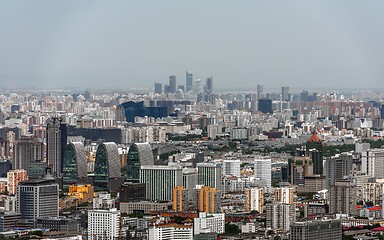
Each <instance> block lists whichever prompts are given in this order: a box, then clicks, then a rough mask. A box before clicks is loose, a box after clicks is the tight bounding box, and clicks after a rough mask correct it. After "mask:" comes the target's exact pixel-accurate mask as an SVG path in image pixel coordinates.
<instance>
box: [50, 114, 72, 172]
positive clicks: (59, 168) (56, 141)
mask: <svg viewBox="0 0 384 240" xmlns="http://www.w3.org/2000/svg"><path fill="white" fill-rule="evenodd" d="M46 132H47V138H46V139H47V164H48V167H50V168H51V169H52V172H53V174H54V175H60V174H61V173H62V172H63V161H64V151H65V148H66V146H67V137H68V134H67V125H66V124H65V123H64V121H63V119H62V118H50V119H48V120H47V127H46Z"/></svg>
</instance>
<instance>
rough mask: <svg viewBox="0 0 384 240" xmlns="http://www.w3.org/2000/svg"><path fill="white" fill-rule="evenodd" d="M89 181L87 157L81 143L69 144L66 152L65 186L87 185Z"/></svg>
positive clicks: (64, 167) (64, 164) (64, 166)
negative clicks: (86, 182)
mask: <svg viewBox="0 0 384 240" xmlns="http://www.w3.org/2000/svg"><path fill="white" fill-rule="evenodd" d="M86 179H87V156H86V154H85V148H84V145H83V144H82V143H81V142H72V143H69V144H68V145H67V147H66V149H65V152H64V163H63V186H64V188H65V189H67V188H68V187H69V186H70V185H72V184H77V183H85V181H86Z"/></svg>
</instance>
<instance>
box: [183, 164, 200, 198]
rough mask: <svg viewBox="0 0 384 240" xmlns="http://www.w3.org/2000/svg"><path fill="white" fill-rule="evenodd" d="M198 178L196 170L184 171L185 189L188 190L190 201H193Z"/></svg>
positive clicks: (187, 169) (185, 169) (186, 169)
mask: <svg viewBox="0 0 384 240" xmlns="http://www.w3.org/2000/svg"><path fill="white" fill-rule="evenodd" d="M197 178H198V177H197V170H196V168H184V169H183V187H184V188H186V189H187V190H188V201H192V200H193V189H195V187H196V185H197Z"/></svg>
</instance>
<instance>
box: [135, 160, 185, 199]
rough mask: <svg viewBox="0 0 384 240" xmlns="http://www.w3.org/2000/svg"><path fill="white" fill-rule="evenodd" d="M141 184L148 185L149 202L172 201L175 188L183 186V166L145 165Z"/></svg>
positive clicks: (141, 174) (142, 167)
mask: <svg viewBox="0 0 384 240" xmlns="http://www.w3.org/2000/svg"><path fill="white" fill-rule="evenodd" d="M140 183H145V184H146V191H147V192H146V198H147V199H148V200H150V201H172V191H173V188H174V187H176V186H182V185H183V169H182V167H181V166H161V165H143V166H141V169H140ZM160 186H161V187H160Z"/></svg>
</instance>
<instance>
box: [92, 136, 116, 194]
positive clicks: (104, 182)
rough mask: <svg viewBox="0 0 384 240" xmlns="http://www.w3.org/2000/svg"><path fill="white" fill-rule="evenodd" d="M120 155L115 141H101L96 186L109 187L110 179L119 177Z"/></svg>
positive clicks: (97, 160) (96, 164)
mask: <svg viewBox="0 0 384 240" xmlns="http://www.w3.org/2000/svg"><path fill="white" fill-rule="evenodd" d="M120 176H121V171H120V157H119V152H118V149H117V145H116V144H115V143H114V142H105V143H101V144H100V145H99V146H98V147H97V151H96V160H95V187H98V188H105V189H106V188H108V183H109V179H111V178H114V179H116V178H119V177H120Z"/></svg>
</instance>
